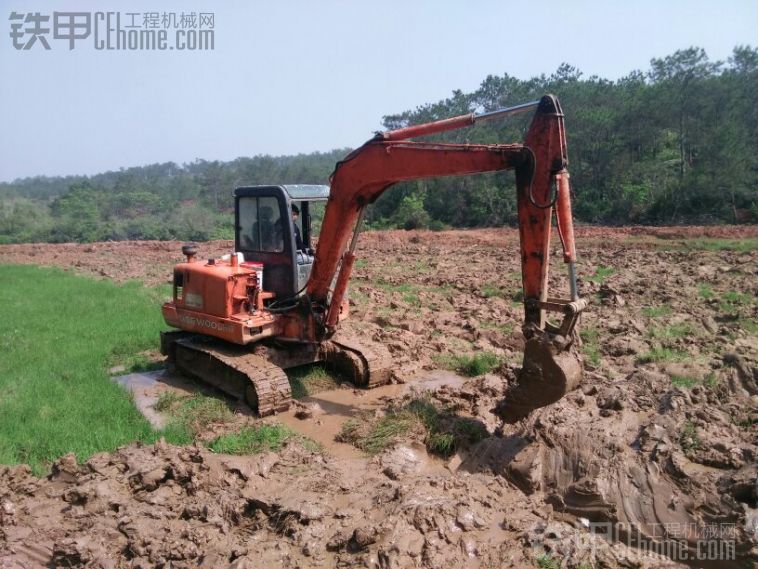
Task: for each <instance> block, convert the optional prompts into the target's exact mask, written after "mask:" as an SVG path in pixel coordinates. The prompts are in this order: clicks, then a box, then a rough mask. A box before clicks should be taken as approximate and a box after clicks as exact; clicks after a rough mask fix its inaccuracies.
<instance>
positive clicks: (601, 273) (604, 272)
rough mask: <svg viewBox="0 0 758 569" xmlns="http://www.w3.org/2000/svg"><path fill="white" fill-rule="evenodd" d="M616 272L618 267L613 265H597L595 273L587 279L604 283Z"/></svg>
mask: <svg viewBox="0 0 758 569" xmlns="http://www.w3.org/2000/svg"><path fill="white" fill-rule="evenodd" d="M615 272H616V269H614V268H612V267H597V268H596V269H595V274H594V275H591V276H589V277H587V280H588V281H590V282H593V283H598V284H603V283H604V282H605V279H607V278H608V277H610V276H611V275H612V274H614V273H615Z"/></svg>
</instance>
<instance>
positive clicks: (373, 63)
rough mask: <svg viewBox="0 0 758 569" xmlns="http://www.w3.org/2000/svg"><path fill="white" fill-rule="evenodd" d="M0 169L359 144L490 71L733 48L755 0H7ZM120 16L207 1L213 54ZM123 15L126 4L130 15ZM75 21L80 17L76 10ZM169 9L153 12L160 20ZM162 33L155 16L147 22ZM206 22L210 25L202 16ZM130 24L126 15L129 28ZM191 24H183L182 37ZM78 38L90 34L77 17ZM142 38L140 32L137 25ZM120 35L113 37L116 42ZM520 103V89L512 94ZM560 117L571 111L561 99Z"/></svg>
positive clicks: (601, 68) (7, 172)
mask: <svg viewBox="0 0 758 569" xmlns="http://www.w3.org/2000/svg"><path fill="white" fill-rule="evenodd" d="M0 6H1V7H2V8H3V9H2V10H0V22H3V23H2V25H1V26H0V27H1V28H2V29H3V33H2V34H0V77H2V79H1V80H0V120H1V122H0V125H1V127H0V181H11V180H13V179H15V178H20V177H26V176H36V175H47V176H56V175H69V174H87V175H90V174H96V173H98V172H102V171H106V170H118V169H119V168H122V167H130V166H141V165H146V164H152V163H156V162H167V161H174V162H177V163H179V164H181V163H185V162H191V161H193V160H195V159H198V158H200V159H205V160H233V159H235V158H237V157H240V156H254V155H257V154H271V155H281V154H298V153H309V152H314V151H328V150H331V149H334V148H343V147H355V146H358V145H359V144H361V143H363V142H364V141H365V140H367V139H368V138H370V137H371V135H372V133H373V132H374V131H376V130H380V129H381V119H382V116H384V115H388V114H393V113H398V112H402V111H405V110H408V109H413V108H416V107H417V106H421V105H424V104H426V103H432V102H436V101H438V100H440V99H444V98H446V97H448V96H450V94H451V92H452V91H453V90H455V89H461V90H462V91H464V92H470V91H474V90H476V88H477V87H478V86H479V84H480V83H481V82H482V80H484V78H485V77H487V75H491V74H492V75H502V74H504V73H507V74H509V75H511V76H514V77H518V78H520V79H528V78H530V77H533V76H536V75H540V74H542V73H544V74H546V75H549V74H551V73H552V72H554V71H555V70H556V69H557V68H558V66H559V65H560V64H561V63H563V62H567V63H569V64H571V65H573V66H575V67H577V68H578V69H579V70H581V71H582V72H583V73H584V76H585V77H588V76H591V75H598V76H600V77H604V78H607V79H618V78H620V77H623V76H625V75H627V74H628V73H629V72H631V71H633V70H637V69H639V70H643V71H646V70H648V68H649V63H650V60H651V59H652V58H654V57H656V58H659V57H665V56H666V55H670V54H672V53H673V52H675V51H676V50H677V49H685V48H687V47H690V46H697V47H703V48H704V49H705V50H706V52H707V53H708V55H709V57H710V58H711V60H726V59H727V58H728V57H729V55H730V54H731V52H732V49H733V48H734V47H735V46H736V45H752V46H756V44H757V43H758V42H757V41H756V40H757V39H758V33H757V32H756V24H758V2H756V1H755V0H718V1H716V0H709V1H701V0H666V1H663V0H651V1H648V0H637V1H635V0H625V1H622V0H605V1H599V0H597V1H595V0H571V1H566V0H563V1H562V2H561V1H554V0H542V1H541V2H523V1H519V2H516V1H515V0H499V1H496V0H469V1H467V2H464V1H463V0H458V1H453V0H381V1H377V0H371V1H362V0H353V1H348V0H247V1H243V0H181V1H179V0H177V1H172V0H131V1H129V2H126V1H125V0H109V1H108V2H102V1H94V0H93V1H89V2H88V1H83V0H0ZM106 10H107V11H108V12H113V13H114V14H113V16H112V20H111V27H113V28H115V13H120V15H121V27H122V29H124V32H125V33H126V26H128V25H130V24H131V23H132V22H133V23H134V24H135V25H138V26H140V27H141V26H143V25H144V24H145V20H144V15H145V14H152V13H155V12H157V13H159V14H160V15H162V14H164V13H166V14H168V18H171V14H175V18H176V22H175V23H176V24H177V25H178V26H179V27H178V28H174V27H173V26H174V22H167V23H168V24H169V28H168V30H167V31H166V34H167V40H166V41H167V43H166V45H167V47H168V46H177V45H178V44H176V43H175V41H176V38H177V36H176V30H177V29H178V30H181V31H182V32H183V34H184V35H182V36H181V38H180V39H179V41H181V42H184V43H183V45H186V44H187V42H188V41H191V39H190V35H191V34H192V33H194V34H196V31H195V30H194V29H193V27H192V26H193V24H192V23H188V22H190V20H189V19H185V21H184V23H185V26H186V27H185V28H182V23H183V22H182V20H181V14H182V13H185V14H191V13H192V12H195V13H197V14H199V13H201V12H202V13H204V14H213V34H214V48H213V49H212V50H211V49H209V50H197V49H196V50H189V49H184V50H179V49H173V50H171V49H166V50H162V51H161V50H153V51H150V50H108V49H102V50H98V49H95V45H96V43H95V40H96V38H95V37H94V24H92V22H93V21H98V22H99V24H98V30H102V32H101V33H99V35H98V38H97V41H99V42H100V43H99V45H101V46H105V45H106V44H105V41H106V39H107V37H108V34H107V32H106V31H105V30H106V28H107V25H106V24H107V22H106V21H105V19H104V18H105V16H102V17H101V18H102V19H101V20H98V16H96V15H95V12H98V11H106ZM14 12H15V13H16V14H21V15H22V16H24V17H25V16H26V14H29V13H37V12H39V13H40V14H41V15H42V16H45V15H49V16H51V18H50V20H49V21H48V22H46V23H44V24H41V25H42V26H43V27H44V26H47V27H49V28H53V17H52V16H53V13H54V12H61V13H71V12H81V13H89V14H91V26H90V35H89V37H87V38H83V39H75V40H73V44H74V49H69V48H70V46H71V43H72V41H71V40H70V39H66V38H65V34H66V33H67V32H68V33H69V34H70V33H71V31H72V29H71V28H70V27H68V28H67V27H66V26H65V24H66V23H67V22H68V23H71V21H72V18H71V16H65V15H64V16H61V17H60V21H59V24H60V27H59V28H58V29H59V32H60V33H59V35H63V36H64V37H63V38H58V39H55V38H53V30H52V29H51V30H50V31H49V32H48V33H47V34H43V35H41V36H40V38H46V39H47V42H48V44H49V45H50V49H49V50H46V49H44V46H43V45H42V42H41V39H38V40H36V43H35V44H32V45H30V46H29V49H15V47H14V41H15V42H16V44H17V45H20V46H26V45H28V42H29V41H30V38H31V37H32V34H30V33H25V32H24V30H25V29H26V27H28V26H32V24H31V23H29V24H27V23H24V24H23V26H22V27H21V28H20V32H19V35H20V37H18V38H16V39H15V40H14V38H13V37H12V29H13V28H12V25H13V24H14V23H16V22H20V20H18V18H15V19H14V18H12V16H13V13H14ZM127 13H132V14H136V15H135V16H129V15H127ZM82 18H84V17H83V16H78V17H77V19H74V20H73V21H74V22H79V23H81V22H82V21H83V20H82ZM161 20H162V18H161ZM157 25H158V26H159V29H161V27H162V26H163V25H164V22H163V21H159V22H157ZM204 27H205V28H206V29H207V28H208V27H209V23H208V21H207V18H206V21H205V26H204ZM138 29H140V28H139V27H138V28H135V30H138ZM187 30H191V32H190V33H189V34H188V33H186V31H187ZM73 33H76V34H79V35H83V34H85V28H75V29H74V30H73ZM134 33H135V34H136V31H135V32H134ZM117 35H118V34H117V33H116V32H113V33H112V34H111V38H112V39H113V42H114V43H115V41H116V39H117ZM516 102H518V101H514V103H516ZM565 111H566V114H567V121H570V109H565Z"/></svg>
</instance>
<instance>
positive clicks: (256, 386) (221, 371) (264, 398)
mask: <svg viewBox="0 0 758 569" xmlns="http://www.w3.org/2000/svg"><path fill="white" fill-rule="evenodd" d="M168 356H169V360H170V362H171V363H172V364H173V365H174V366H175V367H176V368H177V369H178V370H179V371H180V372H182V373H185V374H187V375H190V376H193V377H196V378H198V379H200V380H202V381H204V382H205V383H208V384H210V385H212V386H214V387H216V388H218V389H220V390H222V391H224V392H226V393H228V394H230V395H232V396H234V397H237V398H238V399H240V400H243V401H245V402H247V404H248V405H250V407H251V408H252V409H253V410H254V411H255V412H257V413H258V414H259V415H260V416H261V417H264V416H266V415H271V414H273V413H278V412H281V411H286V410H287V409H288V408H289V406H290V404H291V402H292V392H291V390H290V384H289V380H288V379H287V375H286V374H285V373H284V370H283V369H282V368H281V367H279V366H277V365H275V364H274V363H271V362H270V361H268V359H266V358H265V357H263V356H260V355H257V354H254V353H251V352H250V350H249V349H247V348H245V347H242V346H235V345H232V344H228V343H224V342H219V341H216V340H211V339H208V338H204V337H200V336H189V337H185V338H181V339H177V340H175V341H173V342H172V345H171V348H170V349H169V350H168Z"/></svg>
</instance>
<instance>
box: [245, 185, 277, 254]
mask: <svg viewBox="0 0 758 569" xmlns="http://www.w3.org/2000/svg"><path fill="white" fill-rule="evenodd" d="M239 224H240V226H239V232H240V245H241V246H242V249H245V250H248V251H266V252H270V253H281V252H282V251H284V231H283V225H284V224H283V223H282V219H281V216H280V212H279V201H278V200H277V198H275V197H273V196H266V197H244V198H240V201H239Z"/></svg>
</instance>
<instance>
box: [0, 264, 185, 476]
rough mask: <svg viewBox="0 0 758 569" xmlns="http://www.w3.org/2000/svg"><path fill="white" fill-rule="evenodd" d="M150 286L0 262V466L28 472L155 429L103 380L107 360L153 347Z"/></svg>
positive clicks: (156, 325) (155, 323) (173, 435)
mask: <svg viewBox="0 0 758 569" xmlns="http://www.w3.org/2000/svg"><path fill="white" fill-rule="evenodd" d="M156 296H157V294H156V293H155V292H154V291H150V290H149V289H145V288H144V287H142V286H141V285H140V284H139V283H135V282H130V283H126V284H124V285H116V284H114V283H112V282H109V281H105V280H94V279H87V278H83V277H79V276H75V275H72V274H71V273H67V272H65V271H61V270H57V269H41V268H37V267H32V266H7V265H6V266H3V267H2V268H1V269H0V305H2V307H3V309H2V310H3V318H2V319H0V350H2V354H3V357H2V358H0V463H3V464H18V463H28V464H29V465H30V466H31V467H32V468H33V469H34V471H35V472H36V473H38V474H39V473H42V472H44V471H46V469H47V468H48V466H49V464H50V462H51V461H53V460H55V459H57V458H58V457H60V456H61V455H63V454H66V453H68V452H73V453H75V454H76V456H77V458H78V459H79V460H84V459H86V458H88V457H89V456H91V455H92V454H94V453H96V452H99V451H107V450H113V449H115V448H116V447H118V446H120V445H123V444H126V443H129V442H131V441H135V440H140V441H144V442H150V441H154V440H156V439H157V438H158V437H159V436H160V435H161V434H164V435H166V436H167V438H168V439H169V440H171V441H172V442H185V440H186V439H185V437H184V436H183V434H182V433H180V432H174V431H170V430H167V431H165V432H163V433H161V432H156V431H154V430H153V429H152V428H151V427H150V424H149V423H148V422H147V420H146V419H145V418H144V417H143V416H142V415H141V414H140V413H139V411H137V409H136V408H135V407H134V405H133V404H132V402H131V400H130V397H129V395H128V394H127V393H126V392H125V391H124V390H123V389H122V388H121V387H119V386H118V385H116V384H115V383H114V382H113V381H111V380H110V378H109V377H108V373H107V370H108V368H109V367H110V366H112V365H114V364H119V363H122V364H123V363H126V364H128V363H129V361H130V358H133V355H134V354H138V353H140V352H144V351H146V350H149V349H155V348H156V347H157V346H158V342H159V340H158V334H159V332H160V331H161V330H162V329H165V325H164V324H163V318H162V316H161V312H160V303H159V302H157V300H156Z"/></svg>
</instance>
